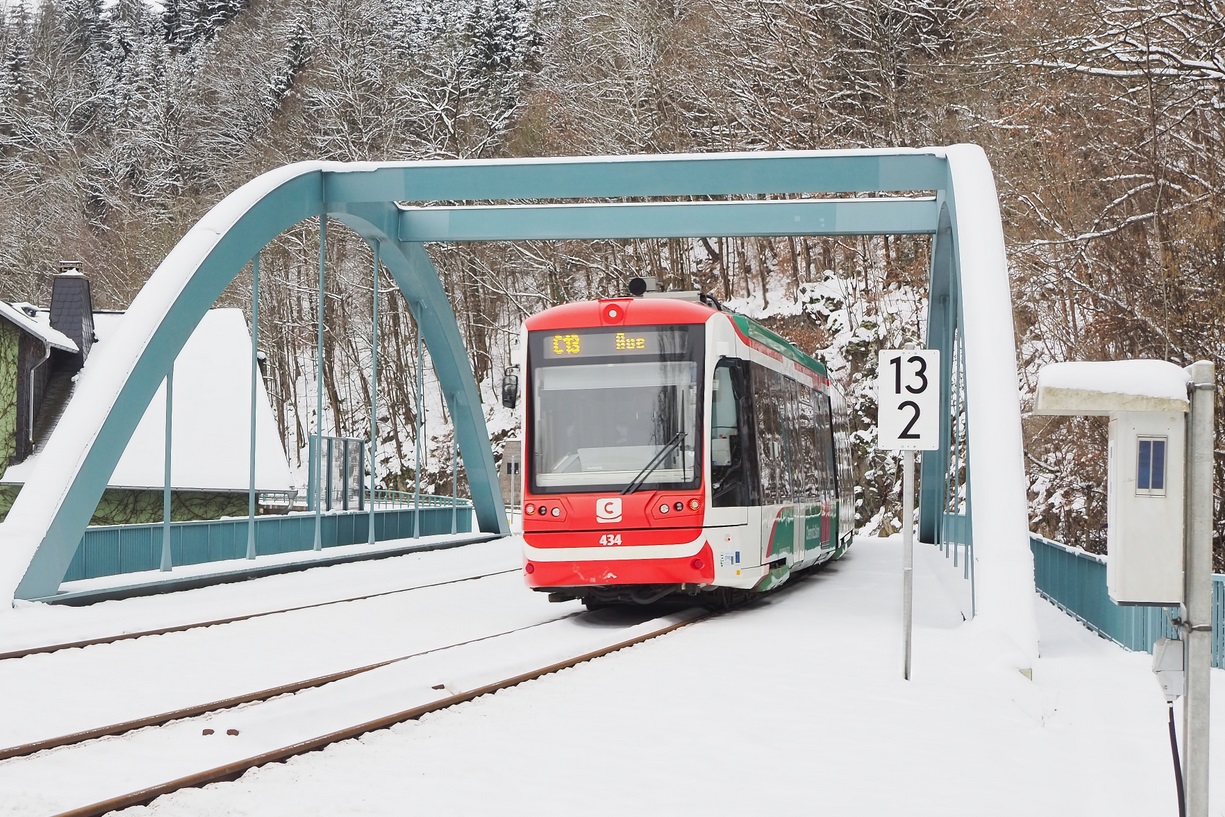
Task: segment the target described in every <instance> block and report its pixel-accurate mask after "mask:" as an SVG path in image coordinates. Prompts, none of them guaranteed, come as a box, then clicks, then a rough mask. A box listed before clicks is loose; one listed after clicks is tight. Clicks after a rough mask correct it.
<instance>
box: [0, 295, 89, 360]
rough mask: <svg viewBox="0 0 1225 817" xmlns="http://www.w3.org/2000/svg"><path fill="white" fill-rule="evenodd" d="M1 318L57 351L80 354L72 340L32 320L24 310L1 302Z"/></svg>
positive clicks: (42, 323)
mask: <svg viewBox="0 0 1225 817" xmlns="http://www.w3.org/2000/svg"><path fill="white" fill-rule="evenodd" d="M0 318H4V319H6V320H7V321H9V323H12V324H15V325H16V326H17V328H18V329H20V330H22V331H23V332H25V333H27V334H30V335H33V336H34V337H36V338H38V339H39V340H41V341H42V342H43V343H45V344H46V345H47V346H51V347H53V348H55V349H63V350H64V351H66V352H78V351H80V350H79V349H78V348H77V345H76V344H75V343H73V341H72V339H71V338H69V337H68V336H67V335H65V334H64V333H63V332H61V331H59V330H58V329H52V328H51V327H50V325H48V324H47V323H44V322H41V321H37V320H35V319H34V318H31V317H30V316H29V315H27V314H26V313H25V312H23V311H22V310H20V309H18V308H17V307H15V306H13V305H12V304H6V303H5V302H4V301H0Z"/></svg>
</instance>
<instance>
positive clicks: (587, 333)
mask: <svg viewBox="0 0 1225 817" xmlns="http://www.w3.org/2000/svg"><path fill="white" fill-rule="evenodd" d="M534 334H536V335H537V336H538V337H539V338H540V341H541V351H542V352H543V354H544V359H545V360H561V359H579V358H588V357H609V356H618V355H645V356H651V357H658V356H661V355H662V356H669V357H670V356H673V355H678V354H683V353H684V352H685V351H686V350H687V349H688V347H689V332H688V328H687V327H679V328H678V327H650V326H629V327H625V328H623V329H597V330H590V329H585V330H576V329H566V330H559V331H553V332H537V333H534Z"/></svg>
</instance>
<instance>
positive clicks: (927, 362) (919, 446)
mask: <svg viewBox="0 0 1225 817" xmlns="http://www.w3.org/2000/svg"><path fill="white" fill-rule="evenodd" d="M876 394H877V406H878V413H877V418H876V426H877V447H879V448H884V449H887V450H893V451H935V450H936V449H938V448H939V447H940V352H939V351H938V350H936V349H886V350H883V351H881V353H880V360H879V368H878V369H877V373H876Z"/></svg>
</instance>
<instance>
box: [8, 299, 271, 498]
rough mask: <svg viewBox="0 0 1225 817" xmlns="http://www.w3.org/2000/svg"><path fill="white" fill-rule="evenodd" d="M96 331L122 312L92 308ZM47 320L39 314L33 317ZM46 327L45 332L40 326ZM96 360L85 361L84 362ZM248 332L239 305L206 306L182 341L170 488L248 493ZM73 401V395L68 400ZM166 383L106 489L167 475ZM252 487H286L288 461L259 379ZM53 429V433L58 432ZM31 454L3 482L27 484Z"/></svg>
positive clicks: (115, 322) (103, 335)
mask: <svg viewBox="0 0 1225 817" xmlns="http://www.w3.org/2000/svg"><path fill="white" fill-rule="evenodd" d="M93 317H94V327H95V334H96V335H97V337H98V341H97V342H98V343H101V344H105V343H106V339H107V337H108V336H111V335H113V334H114V332H115V330H116V328H117V327H118V326H119V322H120V321H122V320H123V319H124V315H123V313H113V312H95V313H94V316H93ZM46 320H47V313H46V312H45V311H40V312H39V314H38V322H39V323H41V322H43V321H46ZM42 329H43V330H45V331H54V330H50V329H49V328H48V327H47V326H46V325H45V324H43V325H42ZM95 360H96V358H93V357H91V358H90V359H88V360H86V362H85V367H86V369H88V368H89V366H90V365H93V364H94V361H95ZM250 395H251V335H250V333H249V332H248V331H247V322H246V319H245V318H244V317H243V314H242V310H240V309H211V310H209V311H208V312H207V313H206V314H205V315H204V317H203V318H202V319H201V321H200V324H199V325H198V326H197V327H196V329H195V331H194V332H192V334H191V337H189V338H188V339H187V343H186V344H185V345H184V347H183V350H182V352H180V353H179V357H178V359H177V360H176V361H175V364H174V406H173V409H174V411H173V414H172V417H171V422H172V430H173V432H174V433H173V444H172V447H171V480H170V481H171V487H172V488H174V489H175V490H198V491H246V490H247V489H248V486H249V484H250V458H249V452H250V445H251V442H250V429H251V423H250V417H251V402H250V401H251V396H250ZM70 399H71V398H70ZM165 429H166V386H165V383H163V384H162V385H161V386H160V387H159V388H158V390H157V393H156V394H155V395H154V397H153V401H152V402H151V403H150V404H149V408H148V409H147V410H146V411H145V414H144V416H143V417H142V418H141V420H140V424H139V425H138V426H137V427H136V431H135V433H134V434H133V435H132V439H131V441H129V443H128V446H127V448H126V449H125V450H124V452H123V455H122V456H121V457H120V459H119V464H118V465H117V466H116V467H115V472H114V474H113V475H112V476H111V479H110V482H109V483H108V485H109V487H111V488H138V489H160V488H162V486H163V484H164V481H165V479H164V477H165V439H166V433H165ZM255 430H256V441H255V465H256V476H255V483H256V489H257V490H259V491H287V490H290V489H291V488H292V486H293V479H292V476H291V474H290V469H289V462H288V460H287V459H286V457H285V450H284V448H283V447H282V445H281V438H280V434H279V432H278V431H277V426H276V420H275V418H274V417H273V414H272V407H271V405H270V404H269V401H268V395H267V393H266V392H265V390H264V383H263V378H256V419H255ZM58 431H59V429H58V428H57V429H56V430H55V431H53V432H52V434H55V433H56V432H58ZM39 453H40V452H37V451H36V452H35V453H34V454H32V455H31V456H30V457H28V458H27V459H26V460H24V461H23V462H21V463H19V464H18V465H14V466H11V467H9V469H8V470H7V471H5V472H4V476H3V477H2V478H0V482H3V483H10V484H11V483H24V482H25V481H26V479H27V478H28V477H29V476H30V475H31V474H32V473H33V472H34V469H35V467H36V466H37V464H38V459H39Z"/></svg>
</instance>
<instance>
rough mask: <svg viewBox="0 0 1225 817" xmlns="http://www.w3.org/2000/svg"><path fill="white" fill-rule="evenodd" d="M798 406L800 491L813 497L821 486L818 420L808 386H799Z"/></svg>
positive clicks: (797, 428)
mask: <svg viewBox="0 0 1225 817" xmlns="http://www.w3.org/2000/svg"><path fill="white" fill-rule="evenodd" d="M796 406H797V408H798V409H799V415H798V417H797V418H796V420H797V422H796V431H797V434H798V436H799V438H800V454H801V456H800V468H801V469H802V470H803V474H802V477H801V481H800V493H801V494H802V495H803V496H804V497H805V498H806V499H811V498H812V497H815V496H817V495H818V493H819V491H820V487H819V485H818V478H817V470H816V464H817V436H816V422H815V419H814V417H813V411H812V392H811V391H810V390H809V388H808V387H807V386H803V385H801V386H800V387H799V393H798V400H797V402H796Z"/></svg>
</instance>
